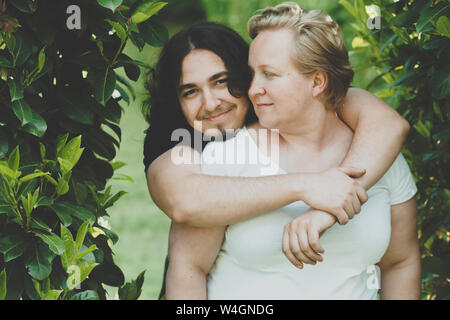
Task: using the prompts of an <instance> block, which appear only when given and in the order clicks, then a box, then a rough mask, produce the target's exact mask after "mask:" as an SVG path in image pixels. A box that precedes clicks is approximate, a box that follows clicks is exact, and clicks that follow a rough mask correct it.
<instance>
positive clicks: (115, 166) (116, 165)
mask: <svg viewBox="0 0 450 320" xmlns="http://www.w3.org/2000/svg"><path fill="white" fill-rule="evenodd" d="M126 165H127V164H126V163H125V162H123V161H113V162H111V166H112V168H113V169H114V171H116V170H119V169H120V168H122V167H124V166H126Z"/></svg>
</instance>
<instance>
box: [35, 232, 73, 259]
mask: <svg viewBox="0 0 450 320" xmlns="http://www.w3.org/2000/svg"><path fill="white" fill-rule="evenodd" d="M34 234H35V235H36V236H38V237H39V238H41V239H42V241H44V242H45V243H46V244H48V247H49V248H50V250H52V251H53V252H54V253H56V254H57V255H59V256H60V255H61V254H63V253H64V251H65V250H66V247H65V244H64V241H63V240H62V239H61V238H59V237H58V236H57V235H56V234H54V233H50V234H46V233H44V232H41V231H36V232H35V233H34Z"/></svg>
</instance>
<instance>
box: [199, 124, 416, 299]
mask: <svg viewBox="0 0 450 320" xmlns="http://www.w3.org/2000/svg"><path fill="white" fill-rule="evenodd" d="M201 167H202V172H203V173H204V174H208V175H217V176H238V177H258V176H263V175H269V174H286V172H285V171H283V170H282V169H281V168H279V167H278V166H277V165H276V164H274V163H273V162H271V160H270V159H269V158H268V157H267V156H265V155H264V154H263V153H262V152H260V151H259V149H258V147H257V145H256V144H255V142H254V141H253V139H252V138H251V136H250V135H249V132H248V130H247V128H245V127H244V128H243V129H241V130H240V131H239V132H238V133H237V134H236V136H235V137H234V138H232V139H229V140H226V141H224V142H210V143H209V144H208V145H207V146H206V147H205V150H204V151H203V153H202V164H201ZM270 168H272V170H270ZM274 168H275V170H273V169H274ZM416 191H417V188H416V185H415V183H414V180H413V177H412V175H411V172H410V170H409V167H408V165H407V163H406V161H405V159H404V158H403V156H402V155H401V154H400V155H399V156H398V157H397V159H396V160H395V162H394V163H393V164H392V166H391V168H390V169H389V171H388V172H387V173H386V174H385V175H384V176H383V177H382V178H381V179H380V180H379V181H378V182H377V183H376V184H375V185H374V186H373V187H372V188H371V189H370V190H369V191H368V196H369V200H368V201H367V202H366V203H365V204H364V205H363V206H362V208H361V212H360V213H359V214H358V215H356V216H355V217H354V218H353V219H352V220H350V221H349V222H348V223H347V224H346V225H344V226H341V225H339V224H335V225H334V226H333V227H331V228H330V229H328V230H327V231H325V233H324V234H323V235H322V237H321V238H320V243H321V245H322V247H323V248H324V249H325V253H324V254H323V255H322V257H323V262H319V263H317V264H316V265H308V264H304V267H303V269H298V268H296V267H294V266H293V265H292V264H291V262H289V260H288V259H287V258H286V257H285V255H284V254H283V252H282V236H283V228H284V226H285V225H286V224H288V223H289V222H290V221H291V220H292V219H294V218H295V217H297V216H299V215H300V214H302V213H304V212H305V211H307V210H308V209H310V207H309V206H308V205H306V204H305V203H304V202H303V201H297V202H294V203H291V204H290V205H287V206H285V207H283V208H280V209H277V210H274V211H271V212H267V213H265V214H262V215H260V216H257V217H255V218H252V219H249V220H245V221H242V222H239V223H235V224H232V225H230V226H228V228H227V230H226V233H225V239H224V243H223V246H222V249H221V251H220V253H219V255H218V257H217V260H216V262H215V265H214V267H213V269H212V270H211V272H210V273H209V275H208V299H213V300H215V299H377V292H378V289H379V271H377V270H376V268H375V264H376V263H377V262H379V261H380V259H381V258H382V257H383V255H384V253H385V251H386V249H387V248H388V245H389V240H390V235H391V221H390V208H391V206H392V205H395V204H398V203H402V202H405V201H407V200H409V199H411V198H412V197H413V196H414V194H415V193H416ZM324 197H326V194H324ZM211 210H214V208H211Z"/></svg>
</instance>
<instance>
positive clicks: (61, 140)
mask: <svg viewBox="0 0 450 320" xmlns="http://www.w3.org/2000/svg"><path fill="white" fill-rule="evenodd" d="M68 137H69V133H66V134H65V135H63V136H60V137H58V142H57V146H56V154H57V155H58V156H60V155H61V150H62V149H63V148H64V146H65V145H66V143H67V138H68Z"/></svg>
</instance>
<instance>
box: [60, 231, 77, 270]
mask: <svg viewBox="0 0 450 320" xmlns="http://www.w3.org/2000/svg"><path fill="white" fill-rule="evenodd" d="M61 239H62V240H63V242H64V246H65V250H64V253H63V254H62V255H61V264H62V266H63V268H64V270H66V271H67V269H68V268H69V266H71V265H73V264H74V263H75V254H76V246H75V242H74V241H73V237H72V233H70V231H69V229H67V228H66V227H64V226H63V225H61Z"/></svg>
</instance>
